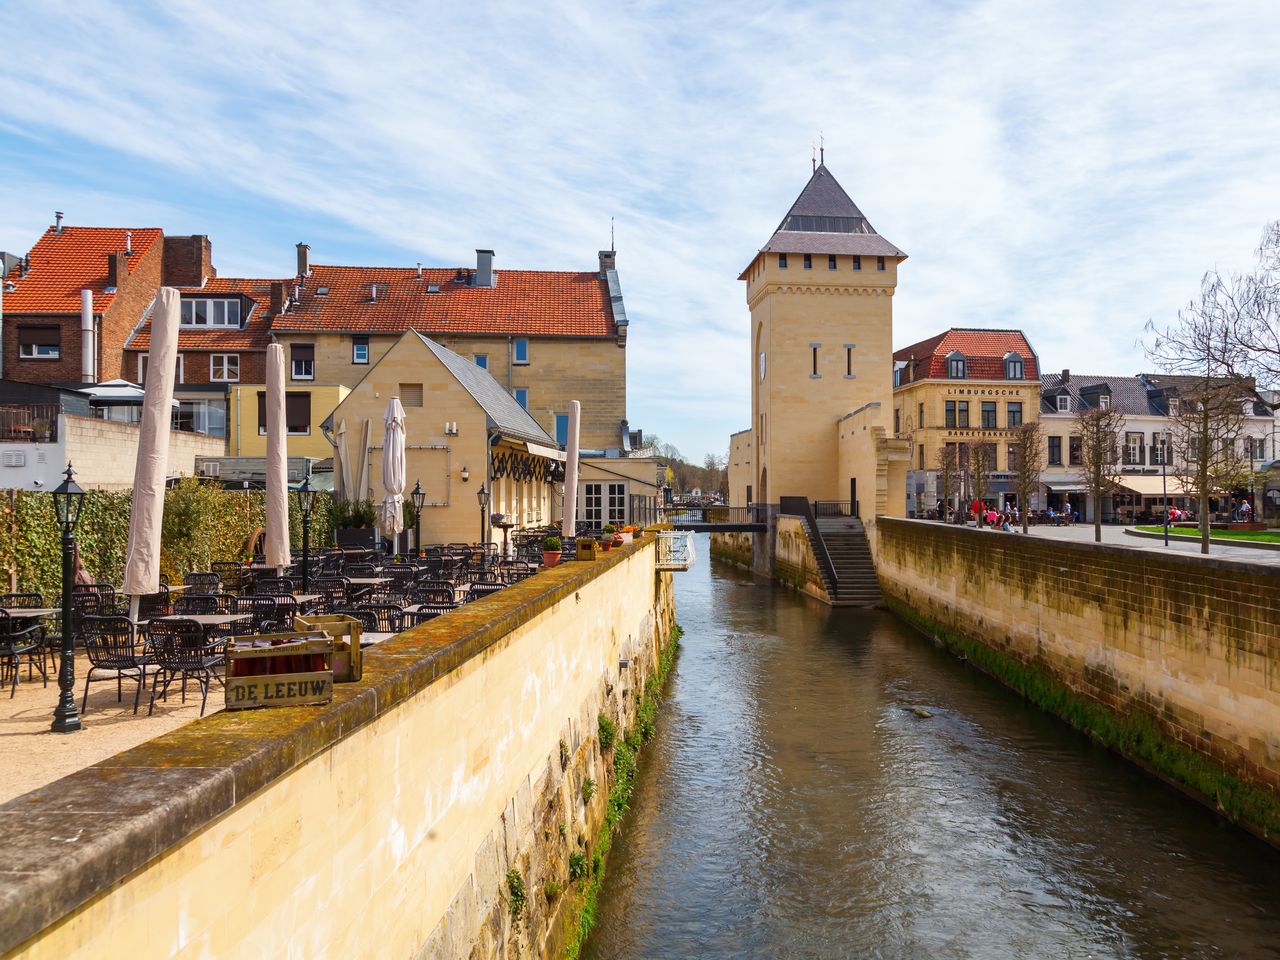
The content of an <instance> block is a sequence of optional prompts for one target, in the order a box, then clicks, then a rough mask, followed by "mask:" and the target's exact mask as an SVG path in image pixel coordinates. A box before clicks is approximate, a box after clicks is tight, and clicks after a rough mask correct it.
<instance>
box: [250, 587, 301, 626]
mask: <svg viewBox="0 0 1280 960" xmlns="http://www.w3.org/2000/svg"><path fill="white" fill-rule="evenodd" d="M259 596H264V594H259ZM271 599H272V600H274V601H275V603H276V619H275V623H274V625H273V626H274V627H275V628H277V629H279V630H292V629H293V618H294V617H296V616H297V615H298V598H297V597H295V596H294V595H293V594H292V593H274V594H272V595H271Z"/></svg>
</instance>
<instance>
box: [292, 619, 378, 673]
mask: <svg viewBox="0 0 1280 960" xmlns="http://www.w3.org/2000/svg"><path fill="white" fill-rule="evenodd" d="M293 629H295V630H307V631H311V632H314V631H316V630H322V631H324V633H326V634H327V635H328V636H329V637H330V639H332V640H333V682H334V683H354V682H355V681H357V680H359V679H360V678H361V677H362V676H364V654H363V653H361V651H360V621H359V620H355V619H353V618H351V617H348V616H344V615H342V614H340V613H313V614H308V615H307V616H305V617H294V618H293Z"/></svg>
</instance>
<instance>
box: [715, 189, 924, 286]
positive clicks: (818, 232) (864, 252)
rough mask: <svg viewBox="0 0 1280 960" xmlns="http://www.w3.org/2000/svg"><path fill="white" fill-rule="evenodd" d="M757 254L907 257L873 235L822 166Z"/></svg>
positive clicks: (863, 217)
mask: <svg viewBox="0 0 1280 960" xmlns="http://www.w3.org/2000/svg"><path fill="white" fill-rule="evenodd" d="M760 252H761V253H828V254H830V253H834V254H845V255H855V256H872V257H874V256H881V257H900V258H902V259H904V260H905V259H906V256H907V255H906V254H905V253H904V252H903V251H901V250H899V249H898V248H897V247H895V246H894V245H893V244H892V243H890V242H889V241H888V240H886V239H885V238H884V237H882V236H880V234H878V233H876V231H875V228H874V227H872V226H871V223H870V221H868V220H867V218H866V217H865V216H864V215H863V213H862V211H861V210H859V209H858V205H857V204H855V203H854V202H853V201H852V200H851V199H850V198H849V195H848V194H847V193H845V191H844V188H843V187H842V186H840V184H839V183H838V182H837V181H836V178H835V177H834V176H832V174H831V171H830V170H828V169H827V167H826V165H825V164H819V165H818V166H817V168H816V169H815V170H814V171H813V176H811V177H810V178H809V182H808V183H806V184H805V187H804V189H803V190H801V191H800V196H798V197H796V201H795V203H793V204H792V205H791V209H790V210H788V211H787V215H786V216H785V217H783V218H782V222H781V223H779V224H778V229H777V230H775V231H774V233H773V236H772V237H770V238H769V242H768V243H766V244H765V245H764V246H763V247H761V249H760ZM739 279H741V278H739Z"/></svg>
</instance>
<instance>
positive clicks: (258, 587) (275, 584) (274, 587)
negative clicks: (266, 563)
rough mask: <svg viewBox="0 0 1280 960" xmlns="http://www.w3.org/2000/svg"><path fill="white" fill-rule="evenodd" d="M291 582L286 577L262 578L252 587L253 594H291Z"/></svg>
mask: <svg viewBox="0 0 1280 960" xmlns="http://www.w3.org/2000/svg"><path fill="white" fill-rule="evenodd" d="M293 586H294V584H293V581H292V580H291V579H289V578H288V577H262V578H261V579H260V580H258V582H257V583H255V584H254V585H253V592H254V593H260V594H264V595H266V596H277V595H279V594H285V593H289V594H291V593H293Z"/></svg>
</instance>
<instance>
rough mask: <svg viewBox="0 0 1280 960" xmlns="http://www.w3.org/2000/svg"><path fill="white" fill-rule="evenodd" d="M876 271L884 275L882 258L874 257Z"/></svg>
mask: <svg viewBox="0 0 1280 960" xmlns="http://www.w3.org/2000/svg"><path fill="white" fill-rule="evenodd" d="M876 269H877V270H879V271H880V272H881V273H884V257H876Z"/></svg>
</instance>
